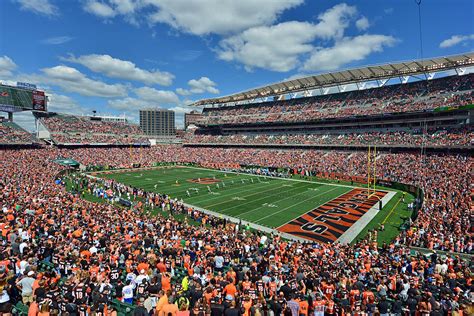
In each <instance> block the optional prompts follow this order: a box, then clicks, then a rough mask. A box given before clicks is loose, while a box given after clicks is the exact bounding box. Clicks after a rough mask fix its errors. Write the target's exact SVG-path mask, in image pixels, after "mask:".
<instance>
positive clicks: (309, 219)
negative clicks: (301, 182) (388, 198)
mask: <svg viewBox="0 0 474 316" xmlns="http://www.w3.org/2000/svg"><path fill="white" fill-rule="evenodd" d="M386 194H387V192H384V191H376V192H375V194H374V193H372V195H371V196H370V197H369V198H368V197H367V190H364V189H353V190H351V191H349V192H347V193H345V194H343V195H341V196H339V197H338V198H335V199H334V200H331V201H329V202H327V203H326V204H323V205H321V206H319V207H318V208H316V209H314V210H312V211H309V212H308V213H306V214H304V215H301V216H300V217H298V218H296V219H294V220H292V221H291V222H289V223H287V224H284V225H282V226H280V227H278V228H277V230H278V231H280V232H283V233H287V234H291V235H294V236H297V237H300V238H304V239H308V240H312V241H316V242H320V243H328V242H330V243H332V242H335V241H336V240H337V239H338V238H339V237H340V236H341V235H342V234H344V233H345V232H346V230H348V229H349V227H351V226H352V225H353V224H354V223H355V222H357V221H358V220H359V218H361V217H362V216H363V215H364V214H365V213H366V212H367V211H368V210H370V209H371V208H372V207H373V206H374V205H376V204H377V203H378V202H379V199H382V198H383V197H384V196H385V195H386Z"/></svg>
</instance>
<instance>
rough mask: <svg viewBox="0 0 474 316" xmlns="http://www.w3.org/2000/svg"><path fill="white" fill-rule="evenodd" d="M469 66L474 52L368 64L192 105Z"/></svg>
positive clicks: (405, 77) (473, 61)
mask: <svg viewBox="0 0 474 316" xmlns="http://www.w3.org/2000/svg"><path fill="white" fill-rule="evenodd" d="M470 66H474V52H469V53H465V54H460V55H454V56H446V57H436V58H426V59H423V60H413V61H405V62H397V63H389V64H382V65H374V66H367V67H361V68H355V69H348V70H341V71H337V72H329V73H323V74H318V75H313V76H308V77H301V78H297V79H291V80H287V81H282V82H279V83H274V84H270V85H267V86H264V87H260V88H256V89H251V90H248V91H243V92H239V93H235V94H231V95H227V96H223V97H218V98H212V99H203V100H199V101H196V102H194V103H193V104H191V106H202V105H218V104H226V103H240V102H241V101H252V100H256V99H260V98H267V97H271V96H279V95H284V94H289V93H297V92H302V91H311V90H315V89H322V88H328V87H333V86H344V85H347V84H351V83H354V84H358V83H362V82H367V81H374V80H379V81H385V82H386V81H388V80H389V79H392V78H397V77H398V78H400V81H401V82H404V83H406V82H408V78H409V77H410V76H416V75H420V74H423V75H424V76H425V78H427V79H429V78H430V77H431V78H432V74H433V73H437V72H442V71H446V70H451V69H456V70H457V69H460V70H461V73H462V72H463V71H462V69H465V68H466V67H470ZM383 84H385V83H383ZM383 84H382V85H383Z"/></svg>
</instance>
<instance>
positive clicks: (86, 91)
mask: <svg viewBox="0 0 474 316" xmlns="http://www.w3.org/2000/svg"><path fill="white" fill-rule="evenodd" d="M42 72H43V73H44V74H45V75H46V77H44V78H42V79H40V80H42V81H43V82H46V83H50V84H54V85H57V86H60V87H61V88H62V89H63V90H64V91H68V92H76V93H79V94H81V95H85V96H97V97H123V96H125V95H127V88H126V87H125V86H124V85H121V84H107V83H105V82H102V81H98V80H92V79H90V78H88V77H86V76H85V75H84V74H83V73H81V72H80V71H78V70H77V69H75V68H72V67H68V66H56V67H52V68H43V69H42Z"/></svg>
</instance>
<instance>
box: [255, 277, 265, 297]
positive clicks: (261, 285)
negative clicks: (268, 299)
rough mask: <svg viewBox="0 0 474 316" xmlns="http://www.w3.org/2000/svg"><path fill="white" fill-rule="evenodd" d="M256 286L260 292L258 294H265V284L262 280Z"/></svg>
mask: <svg viewBox="0 0 474 316" xmlns="http://www.w3.org/2000/svg"><path fill="white" fill-rule="evenodd" d="M256 285H257V291H258V293H260V294H264V292H265V285H264V284H263V281H262V280H258V281H257V283H256Z"/></svg>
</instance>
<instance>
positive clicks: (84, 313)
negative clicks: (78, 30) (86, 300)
mask: <svg viewBox="0 0 474 316" xmlns="http://www.w3.org/2000/svg"><path fill="white" fill-rule="evenodd" d="M78 310H79V316H87V306H86V305H79V307H78Z"/></svg>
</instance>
